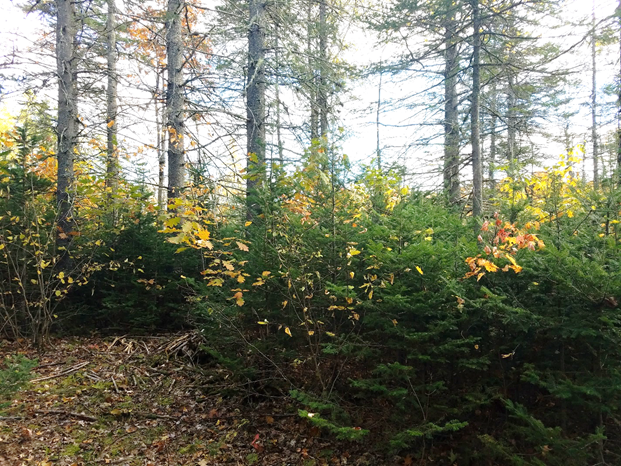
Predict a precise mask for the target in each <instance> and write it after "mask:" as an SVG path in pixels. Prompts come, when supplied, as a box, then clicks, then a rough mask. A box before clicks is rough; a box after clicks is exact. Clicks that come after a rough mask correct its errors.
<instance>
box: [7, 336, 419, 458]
mask: <svg viewBox="0 0 621 466" xmlns="http://www.w3.org/2000/svg"><path fill="white" fill-rule="evenodd" d="M198 337H199V335H198V334H196V333H187V334H183V335H168V336H158V337H130V336H125V337H111V338H99V337H90V338H65V339H57V340H53V341H52V342H51V347H50V348H49V349H48V350H47V351H46V352H45V353H43V354H41V355H38V354H37V352H36V351H34V350H33V349H29V348H28V347H27V345H26V344H25V343H24V342H22V343H21V344H20V343H7V342H3V343H0V356H1V357H2V360H3V359H4V356H8V355H10V354H17V353H20V354H24V355H25V356H26V357H28V358H32V359H37V360H38V366H37V367H36V368H35V369H34V373H33V374H32V376H33V378H32V379H31V381H30V382H29V383H28V384H27V385H26V387H25V388H24V389H22V390H21V391H19V392H18V393H17V394H16V395H15V396H14V398H13V400H12V402H11V405H10V407H8V408H5V409H4V410H3V411H2V412H0V466H22V465H24V466H25V465H28V466H31V465H32V466H88V465H105V464H115V465H127V466H147V465H150V466H164V465H166V466H169V465H170V466H173V465H174V466H176V465H192V466H207V465H253V464H254V465H269V466H280V465H283V466H284V465H303V466H323V465H330V466H332V465H334V466H337V465H356V466H364V465H369V466H370V465H381V464H386V463H385V462H383V461H381V460H380V459H379V458H377V457H375V456H373V455H371V454H370V453H366V452H365V451H364V446H363V445H360V444H351V443H343V442H336V441H335V440H334V439H330V438H323V437H322V433H321V432H320V431H319V429H317V428H316V427H312V426H310V425H309V423H308V422H307V421H305V420H304V419H301V418H300V417H299V416H298V415H297V412H296V411H297V406H293V405H292V404H291V403H290V401H288V400H287V398H286V397H277V398H273V399H271V400H266V399H263V400H261V401H254V402H252V401H250V399H249V398H248V396H247V395H244V394H243V393H242V392H240V391H239V390H231V388H232V387H229V386H227V383H228V384H230V385H232V382H227V379H228V378H229V376H230V373H227V371H225V370H224V369H221V368H218V367H210V368H201V366H199V365H197V364H195V362H194V361H193V359H194V356H195V355H196V352H195V348H196V347H197V346H198V345H197V343H196V338H198ZM224 393H228V395H224ZM400 463H401V464H403V462H402V461H401V462H400ZM405 463H406V464H407V463H408V462H407V461H406V462H405ZM391 464H392V463H391Z"/></svg>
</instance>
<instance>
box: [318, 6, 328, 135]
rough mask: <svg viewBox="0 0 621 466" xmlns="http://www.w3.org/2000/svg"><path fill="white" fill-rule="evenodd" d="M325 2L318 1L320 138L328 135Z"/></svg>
mask: <svg viewBox="0 0 621 466" xmlns="http://www.w3.org/2000/svg"><path fill="white" fill-rule="evenodd" d="M326 1H327V0H319V92H318V96H317V106H318V107H319V131H320V135H321V137H325V136H327V134H328V89H327V85H328V79H327V73H328V23H327V11H326Z"/></svg>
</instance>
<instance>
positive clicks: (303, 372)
mask: <svg viewBox="0 0 621 466" xmlns="http://www.w3.org/2000/svg"><path fill="white" fill-rule="evenodd" d="M39 116H40V115H39ZM32 127H33V126H32V125H31V126H29V125H27V124H23V125H22V123H20V122H18V123H17V124H16V126H15V127H14V128H12V129H11V130H9V131H7V132H6V133H5V134H4V135H3V140H2V146H3V147H4V148H5V150H4V152H2V155H1V161H0V175H1V177H0V190H1V191H2V196H1V197H0V205H1V209H0V210H1V211H2V212H6V213H5V214H4V213H3V214H2V216H0V228H1V231H0V248H1V251H0V274H1V277H0V299H1V301H0V311H1V313H2V314H1V316H0V317H1V329H2V332H3V335H4V336H5V337H8V338H10V339H20V338H29V339H31V340H32V341H33V343H34V344H35V345H37V346H38V347H39V348H41V349H42V350H43V349H44V348H45V347H46V345H47V344H48V341H49V340H48V339H49V336H50V334H52V333H53V334H57V335H63V334H64V335H70V334H76V333H78V334H82V335H88V334H91V333H93V332H94V333H99V334H125V333H128V332H129V333H132V334H134V335H137V334H144V335H149V334H157V333H161V332H165V331H177V330H184V329H185V330H188V329H197V330H198V331H199V332H200V333H201V335H202V337H203V339H204V343H203V344H202V346H201V349H200V351H199V352H198V353H197V356H196V358H197V361H198V362H199V364H202V365H203V367H206V368H216V367H218V368H221V369H225V370H227V373H229V374H230V378H229V379H228V381H229V382H230V386H229V388H223V389H222V393H221V395H222V396H224V397H226V396H232V395H233V393H235V394H240V393H246V394H247V400H254V401H252V402H256V400H260V399H266V400H267V399H278V400H280V399H282V400H286V403H287V405H288V406H293V407H295V409H296V410H297V413H298V415H299V416H300V417H302V418H303V419H305V420H306V422H308V423H309V425H312V426H315V427H317V428H318V429H319V430H320V432H322V435H325V436H328V437H330V438H335V439H339V440H342V441H344V442H358V441H361V442H364V444H365V445H366V448H368V449H369V450H372V451H374V452H376V453H378V454H382V455H386V456H385V457H386V458H391V457H392V456H391V455H402V457H404V458H409V461H410V464H412V461H418V462H419V464H427V463H431V462H433V464H446V465H452V464H460V465H467V464H471V465H482V464H490V465H491V464H506V465H585V464H618V463H619V462H621V445H620V444H619V442H618V439H619V425H621V424H620V423H621V418H620V415H619V406H621V319H620V317H619V305H618V301H619V299H621V254H620V253H621V251H620V249H621V237H620V231H619V220H620V211H619V210H620V209H619V205H620V202H621V191H619V189H618V187H617V185H616V182H615V180H614V179H613V178H609V179H605V180H602V182H601V185H600V187H599V188H598V189H597V190H596V189H594V188H593V186H592V185H591V184H588V183H584V182H583V181H581V180H580V179H579V178H577V177H576V176H575V175H574V170H573V169H572V167H573V166H574V164H575V163H577V161H576V159H574V158H573V156H570V155H567V156H563V157H562V158H561V159H560V161H559V162H558V163H557V164H556V165H554V166H552V167H549V168H547V169H545V170H543V169H542V170H541V171H538V172H535V173H530V174H527V172H526V170H523V167H520V166H518V165H517V164H516V165H515V166H513V167H510V169H508V170H507V171H508V172H511V173H513V174H514V176H512V177H507V178H505V179H504V180H502V181H501V182H498V184H497V185H496V186H495V187H489V188H488V189H487V190H486V192H485V198H486V204H485V211H486V213H485V215H484V216H483V217H482V218H473V217H472V216H471V215H469V213H468V210H469V209H468V206H466V207H465V208H464V207H463V206H458V205H451V204H450V203H448V202H447V200H446V199H445V198H444V197H443V196H442V195H441V194H438V193H434V192H424V191H420V190H416V189H412V188H410V187H408V186H406V185H404V183H403V182H402V180H401V178H400V176H399V173H400V171H399V169H398V167H397V168H395V169H394V170H383V171H380V170H377V169H375V168H373V167H363V168H362V169H359V170H358V169H356V170H353V169H352V168H351V167H350V166H349V163H348V160H347V158H346V157H343V156H341V155H340V154H339V153H338V150H337V149H335V148H333V147H329V146H327V144H325V141H324V142H321V141H320V142H316V143H314V144H313V145H312V146H311V147H310V148H309V149H308V150H307V152H306V154H305V156H304V160H303V162H302V164H301V165H300V166H299V167H298V168H296V169H294V170H284V169H283V168H282V167H280V166H278V165H273V166H272V167H270V169H271V173H270V174H269V175H268V176H266V177H265V179H266V181H265V182H264V183H263V185H262V186H261V187H260V189H258V190H257V205H258V206H259V208H258V211H257V212H258V215H256V216H254V217H253V218H248V217H247V216H246V214H245V209H244V207H243V206H244V200H243V199H239V200H236V199H229V201H228V202H226V203H222V202H218V199H219V196H218V194H219V193H218V192H216V190H215V189H214V188H210V187H209V186H208V185H205V184H201V181H200V180H201V178H200V177H199V176H197V177H195V180H196V182H195V184H194V185H193V186H192V187H190V188H188V189H187V190H186V191H185V192H184V195H183V196H180V197H178V198H175V199H173V200H171V205H170V207H169V209H168V212H167V213H166V212H162V211H160V210H158V208H157V206H156V205H154V204H153V203H152V197H151V195H150V193H149V192H148V191H147V190H146V189H145V188H144V186H142V185H140V183H134V182H131V181H123V182H121V183H120V184H119V187H118V191H117V192H116V193H115V194H114V197H112V196H111V195H110V191H109V190H106V189H105V188H104V186H103V183H104V180H103V179H101V178H98V177H96V176H93V175H89V174H88V173H89V171H88V170H87V168H86V167H78V168H77V173H78V175H77V183H76V186H77V193H76V197H75V205H74V217H75V221H76V223H77V224H78V225H79V227H78V230H79V234H76V235H75V238H74V239H73V241H72V244H71V257H72V260H71V266H70V267H69V268H65V269H62V270H60V269H59V268H58V267H56V266H55V263H56V262H57V260H58V257H59V255H60V254H61V253H62V252H63V251H59V250H58V249H57V246H56V244H57V243H56V242H55V241H54V238H55V235H56V230H55V228H56V223H55V214H54V202H53V196H54V187H53V186H54V171H53V169H52V168H53V167H52V164H51V163H50V158H49V157H50V155H49V154H50V152H49V149H46V146H45V144H46V136H45V134H40V133H36V132H34V131H33V130H32ZM47 141H48V144H50V143H51V142H50V138H48V139H47ZM30 369H31V366H28V364H27V363H26V362H25V361H24V360H21V359H13V360H12V361H9V362H8V366H7V368H6V369H4V370H2V371H0V395H1V396H2V397H4V396H5V394H8V393H9V391H11V390H13V387H15V388H17V387H18V385H19V384H22V383H25V380H27V375H24V371H25V372H26V374H27V372H28V371H29V370H30ZM12 371H13V372H12ZM2 401H4V398H3V399H0V402H2ZM248 402H250V401H248ZM261 454H262V453H261V451H257V452H256V455H257V460H258V458H260V457H261ZM253 458H254V457H253ZM387 461H388V462H390V461H389V460H387ZM300 464H302V463H300ZM309 464H310V463H309ZM317 464H321V463H317ZM386 464H388V463H386Z"/></svg>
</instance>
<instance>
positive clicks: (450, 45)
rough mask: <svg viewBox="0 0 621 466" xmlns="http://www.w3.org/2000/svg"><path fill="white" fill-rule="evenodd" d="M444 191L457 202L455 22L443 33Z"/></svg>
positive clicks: (456, 62) (456, 65)
mask: <svg viewBox="0 0 621 466" xmlns="http://www.w3.org/2000/svg"><path fill="white" fill-rule="evenodd" d="M444 44H445V51H444V64H445V67H444V189H445V190H446V192H447V193H448V196H449V202H450V203H451V204H456V203H458V202H459V198H460V189H459V120H458V118H459V116H458V111H457V106H458V98H457V71H458V60H457V44H456V43H455V22H454V21H449V22H448V23H447V25H446V27H445V32H444Z"/></svg>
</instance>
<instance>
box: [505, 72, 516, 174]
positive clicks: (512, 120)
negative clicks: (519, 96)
mask: <svg viewBox="0 0 621 466" xmlns="http://www.w3.org/2000/svg"><path fill="white" fill-rule="evenodd" d="M514 87H515V79H514V77H513V75H511V74H510V75H509V76H508V78H507V160H508V161H509V167H510V170H511V173H513V165H514V163H515V161H516V158H517V137H516V133H517V128H516V117H515V106H516V98H515V89H514Z"/></svg>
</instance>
